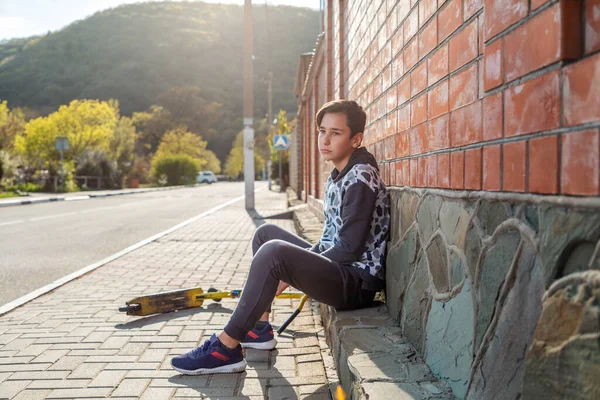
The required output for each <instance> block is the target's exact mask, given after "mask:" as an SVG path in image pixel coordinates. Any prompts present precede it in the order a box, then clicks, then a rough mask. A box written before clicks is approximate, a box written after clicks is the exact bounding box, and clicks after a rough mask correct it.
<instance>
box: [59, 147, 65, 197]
mask: <svg viewBox="0 0 600 400" xmlns="http://www.w3.org/2000/svg"><path fill="white" fill-rule="evenodd" d="M60 185H61V186H62V191H63V192H64V191H65V173H64V171H63V151H62V150H61V151H60Z"/></svg>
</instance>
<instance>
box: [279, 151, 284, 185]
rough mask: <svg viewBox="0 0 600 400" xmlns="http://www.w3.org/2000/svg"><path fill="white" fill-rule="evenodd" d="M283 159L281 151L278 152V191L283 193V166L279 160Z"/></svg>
mask: <svg viewBox="0 0 600 400" xmlns="http://www.w3.org/2000/svg"><path fill="white" fill-rule="evenodd" d="M282 157H283V150H279V191H280V192H283V165H282V164H281V158H282Z"/></svg>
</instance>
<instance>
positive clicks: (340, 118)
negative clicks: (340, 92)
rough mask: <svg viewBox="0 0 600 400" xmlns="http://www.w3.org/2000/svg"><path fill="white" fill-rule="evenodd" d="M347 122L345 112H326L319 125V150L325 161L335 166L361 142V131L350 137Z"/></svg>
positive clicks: (344, 159) (346, 157)
mask: <svg viewBox="0 0 600 400" xmlns="http://www.w3.org/2000/svg"><path fill="white" fill-rule="evenodd" d="M347 123H348V121H347V118H346V114H343V113H339V114H331V113H327V114H325V115H324V116H323V119H322V120H321V125H320V126H319V152H320V153H321V156H323V158H324V159H325V161H332V162H333V163H334V165H336V167H337V164H338V163H342V162H343V161H347V159H348V158H350V155H352V153H353V152H354V150H355V149H357V148H359V147H360V145H361V143H362V137H363V134H362V133H357V134H356V135H354V136H353V137H352V138H350V134H351V132H350V128H349V127H348V125H347Z"/></svg>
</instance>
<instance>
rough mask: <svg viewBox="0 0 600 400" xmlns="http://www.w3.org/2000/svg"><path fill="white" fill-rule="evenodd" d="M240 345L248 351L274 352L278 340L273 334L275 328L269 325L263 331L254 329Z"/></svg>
mask: <svg viewBox="0 0 600 400" xmlns="http://www.w3.org/2000/svg"><path fill="white" fill-rule="evenodd" d="M240 344H241V345H242V347H246V348H248V349H258V350H273V349H274V348H275V346H276V345H277V340H275V335H274V334H273V327H272V326H271V324H269V323H267V324H266V325H265V326H264V327H263V328H262V329H258V328H254V329H252V330H251V331H250V332H248V334H247V335H246V337H245V338H244V340H242V342H241V343H240Z"/></svg>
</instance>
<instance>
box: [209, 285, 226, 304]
mask: <svg viewBox="0 0 600 400" xmlns="http://www.w3.org/2000/svg"><path fill="white" fill-rule="evenodd" d="M218 291H219V289H215V288H214V287H211V288H208V290H207V292H208V293H214V292H218ZM212 300H213V301H216V302H217V303H219V302H220V301H221V300H223V299H212Z"/></svg>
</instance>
